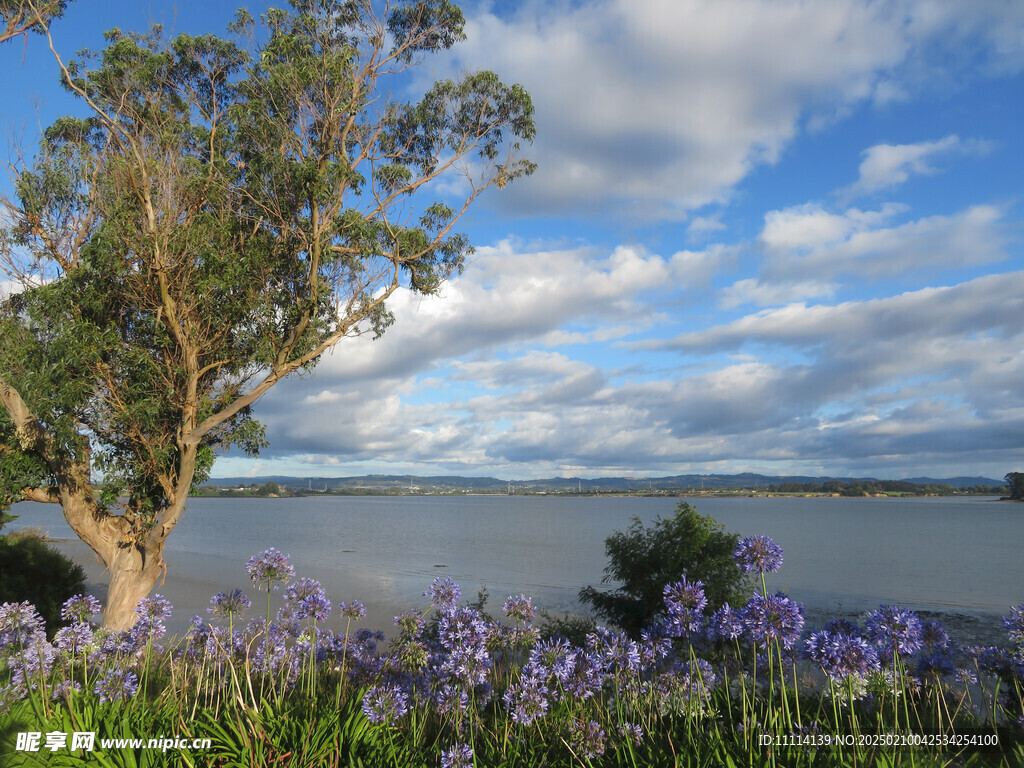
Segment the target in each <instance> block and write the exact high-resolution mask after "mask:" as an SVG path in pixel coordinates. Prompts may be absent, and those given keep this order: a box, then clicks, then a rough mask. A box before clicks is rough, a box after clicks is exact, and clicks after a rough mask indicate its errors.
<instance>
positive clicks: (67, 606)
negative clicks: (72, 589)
mask: <svg viewBox="0 0 1024 768" xmlns="http://www.w3.org/2000/svg"><path fill="white" fill-rule="evenodd" d="M102 610H103V606H102V605H100V601H99V600H97V599H96V598H95V597H93V596H92V595H75V596H74V597H69V598H68V599H67V600H65V601H64V605H63V606H61V609H60V617H61V618H62V619H64V620H65V621H71V622H81V621H89V619H91V618H92V617H93V616H95V615H96V614H97V613H100V612H101V611H102Z"/></svg>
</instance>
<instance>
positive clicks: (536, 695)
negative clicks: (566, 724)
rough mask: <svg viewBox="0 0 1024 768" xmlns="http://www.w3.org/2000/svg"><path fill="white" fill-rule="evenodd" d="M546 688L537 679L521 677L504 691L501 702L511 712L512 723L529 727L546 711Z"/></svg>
mask: <svg viewBox="0 0 1024 768" xmlns="http://www.w3.org/2000/svg"><path fill="white" fill-rule="evenodd" d="M548 693H549V691H548V688H547V686H546V685H544V682H543V681H542V680H540V679H539V678H537V677H533V676H523V677H521V678H520V679H519V682H518V683H514V684H512V685H510V686H509V687H508V688H507V689H506V690H505V695H504V696H503V697H502V701H503V702H504V703H505V707H506V708H507V709H508V710H510V711H511V712H512V722H514V723H518V724H519V725H530V724H531V723H533V722H534V721H536V720H538V719H540V718H542V717H544V715H546V714H547V711H548V699H547V697H548Z"/></svg>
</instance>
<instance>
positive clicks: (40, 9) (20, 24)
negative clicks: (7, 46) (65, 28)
mask: <svg viewBox="0 0 1024 768" xmlns="http://www.w3.org/2000/svg"><path fill="white" fill-rule="evenodd" d="M66 7H67V2H66V0H35V2H32V1H31V0H0V21H2V22H3V27H2V28H0V43H2V42H4V41H5V40H10V39H11V38H12V37H16V36H17V35H22V34H25V33H26V32H36V33H42V32H44V31H45V28H46V26H47V25H48V24H49V23H50V22H51V21H52V20H53V19H56V18H60V17H61V16H62V15H63V14H64V9H65V8H66Z"/></svg>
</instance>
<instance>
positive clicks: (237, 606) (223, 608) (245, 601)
mask: <svg viewBox="0 0 1024 768" xmlns="http://www.w3.org/2000/svg"><path fill="white" fill-rule="evenodd" d="M251 605H252V602H251V601H250V600H249V598H248V597H246V596H245V593H244V592H242V590H240V589H233V590H231V591H230V592H218V593H217V594H216V595H214V596H213V597H211V598H210V607H209V608H207V609H206V610H207V611H209V612H210V613H212V614H213V615H214V616H225V617H229V616H238V615H241V614H242V613H245V610H246V609H247V608H249V607H250V606H251Z"/></svg>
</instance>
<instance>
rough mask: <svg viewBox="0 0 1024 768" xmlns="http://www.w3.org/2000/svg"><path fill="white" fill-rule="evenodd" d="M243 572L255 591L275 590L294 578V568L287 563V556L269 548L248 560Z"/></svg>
mask: <svg viewBox="0 0 1024 768" xmlns="http://www.w3.org/2000/svg"><path fill="white" fill-rule="evenodd" d="M245 570H246V571H247V572H248V574H249V578H250V579H252V583H253V584H255V585H256V587H257V589H266V590H267V591H268V592H269V591H270V590H271V589H277V588H278V587H279V586H280V585H281V584H283V583H284V582H286V581H288V580H289V579H291V578H293V577H294V576H295V568H293V567H292V566H291V565H290V564H289V562H288V555H284V554H281V553H280V552H278V551H277V550H276V549H274V548H273V547H271V548H270V549H266V550H264V551H263V552H260V553H259V554H258V555H253V556H252V557H250V558H249V562H247V563H246V564H245Z"/></svg>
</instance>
